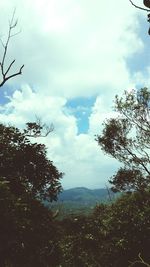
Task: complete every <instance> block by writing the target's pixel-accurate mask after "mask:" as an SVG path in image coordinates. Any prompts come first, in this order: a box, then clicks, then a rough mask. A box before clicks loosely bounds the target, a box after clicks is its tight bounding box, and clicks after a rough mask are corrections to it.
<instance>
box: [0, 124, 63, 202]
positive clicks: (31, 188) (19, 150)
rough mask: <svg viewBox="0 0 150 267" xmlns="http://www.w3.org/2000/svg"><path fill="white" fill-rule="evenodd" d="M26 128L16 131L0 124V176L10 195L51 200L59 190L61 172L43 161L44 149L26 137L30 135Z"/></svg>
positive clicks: (16, 129) (44, 159)
mask: <svg viewBox="0 0 150 267" xmlns="http://www.w3.org/2000/svg"><path fill="white" fill-rule="evenodd" d="M29 126H30V125H29V124H28V128H27V129H25V130H24V132H21V131H20V130H19V129H18V128H15V127H12V126H5V125H3V124H0V150H1V151H0V162H1V164H0V177H1V179H2V180H3V181H7V182H9V185H10V188H11V192H13V193H14V194H15V195H17V196H20V195H22V194H24V193H27V192H28V193H29V194H31V195H32V196H35V197H40V198H41V199H47V200H48V201H52V200H55V199H57V195H58V193H59V192H60V190H61V185H60V181H59V180H60V178H61V177H62V173H60V172H59V171H58V170H57V168H56V167H55V166H54V165H53V162H52V161H50V160H49V159H48V158H47V155H46V148H45V146H44V145H43V144H38V143H32V142H31V141H30V140H29V138H27V135H28V133H30V132H31V131H30V128H29ZM31 126H33V125H31ZM31 130H32V131H33V130H34V129H33V127H32V129H31ZM37 130H38V133H39V129H38V128H36V129H35V131H37Z"/></svg>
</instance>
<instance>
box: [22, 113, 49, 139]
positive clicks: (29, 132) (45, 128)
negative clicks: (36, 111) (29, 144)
mask: <svg viewBox="0 0 150 267" xmlns="http://www.w3.org/2000/svg"><path fill="white" fill-rule="evenodd" d="M35 117H36V122H33V123H32V122H31V123H30V122H29V123H27V124H26V125H27V129H26V130H24V132H25V134H26V136H28V137H34V138H37V137H46V136H48V135H49V134H50V133H51V132H53V130H54V126H53V124H52V123H51V124H50V125H47V124H46V123H42V120H41V119H40V118H39V117H38V116H35Z"/></svg>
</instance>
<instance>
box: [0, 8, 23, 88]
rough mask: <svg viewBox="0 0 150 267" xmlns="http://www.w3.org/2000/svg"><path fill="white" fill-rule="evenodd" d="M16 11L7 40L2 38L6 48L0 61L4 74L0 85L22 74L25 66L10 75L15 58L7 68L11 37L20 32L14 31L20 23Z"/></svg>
mask: <svg viewBox="0 0 150 267" xmlns="http://www.w3.org/2000/svg"><path fill="white" fill-rule="evenodd" d="M15 11H16V10H14V12H13V15H12V18H11V20H10V22H9V29H8V35H7V38H6V42H5V43H4V42H3V40H2V39H0V42H1V44H2V47H3V48H4V52H3V55H2V60H1V62H0V69H1V75H2V81H1V82H0V87H1V86H3V85H4V83H5V82H6V81H8V80H9V79H11V78H13V77H15V76H17V75H21V74H22V69H23V67H24V65H22V66H21V67H20V69H19V71H18V72H15V73H14V74H11V75H8V73H9V71H10V70H11V68H12V66H13V64H14V63H15V59H14V60H13V61H12V62H11V63H10V64H9V66H8V67H7V69H6V70H5V61H6V56H7V51H8V46H9V42H10V39H11V38H12V37H14V36H15V35H17V34H19V33H20V31H19V32H15V33H13V30H14V29H15V28H16V26H17V24H18V20H15ZM7 75H8V76H7Z"/></svg>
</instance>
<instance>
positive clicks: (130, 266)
mask: <svg viewBox="0 0 150 267" xmlns="http://www.w3.org/2000/svg"><path fill="white" fill-rule="evenodd" d="M138 258H139V260H136V261H134V262H131V264H130V265H129V267H132V266H136V265H137V264H138V263H140V264H143V265H144V266H147V267H150V265H149V264H148V263H147V262H145V261H144V260H143V258H142V257H141V253H139V255H138Z"/></svg>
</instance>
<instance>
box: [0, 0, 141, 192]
mask: <svg viewBox="0 0 150 267" xmlns="http://www.w3.org/2000/svg"><path fill="white" fill-rule="evenodd" d="M14 7H16V16H17V17H18V19H19V24H18V29H20V28H21V33H20V34H19V35H17V36H15V37H14V38H13V39H12V40H11V43H10V47H9V54H8V62H9V61H10V60H11V59H12V60H13V59H14V58H15V59H16V64H17V65H16V69H17V68H18V67H19V66H21V65H22V64H25V68H24V71H23V75H22V76H17V77H16V78H15V79H12V80H10V81H9V83H8V85H9V88H12V90H13V93H12V92H11V95H10V94H9V92H8V93H7V94H8V102H7V103H6V104H5V105H1V107H0V121H2V122H6V123H7V122H9V123H11V124H15V125H16V126H18V127H21V128H22V127H23V125H24V124H25V122H27V121H33V120H34V119H35V115H37V116H39V117H41V118H42V120H43V121H44V122H46V123H47V124H49V123H51V122H52V123H53V124H54V127H55V130H54V132H53V133H51V134H50V135H49V136H48V137H47V138H45V139H40V140H39V141H41V142H44V143H45V144H46V146H47V147H48V155H49V157H50V158H51V159H52V160H53V161H54V163H55V164H56V165H57V166H58V168H59V169H60V170H61V171H64V172H65V173H66V175H65V177H64V179H63V181H62V184H63V185H64V186H65V187H71V186H84V185H87V186H90V187H100V186H104V184H105V182H106V180H107V179H108V178H109V176H111V175H112V174H113V171H114V170H115V169H116V168H117V166H118V165H117V162H116V161H114V160H113V159H109V160H108V157H106V156H104V155H103V153H102V152H101V151H100V149H99V147H98V146H97V143H96V141H95V134H97V133H99V131H100V130H101V129H102V126H101V123H102V121H103V120H104V119H105V118H106V116H107V117H108V116H109V117H110V116H111V115H113V114H112V110H111V107H112V100H113V98H114V95H115V94H120V93H121V92H122V91H123V90H124V89H126V88H128V87H130V86H131V84H132V85H133V86H134V84H135V83H136V81H135V80H136V79H137V77H136V79H135V78H133V79H131V75H130V71H129V68H128V66H127V61H126V60H127V59H128V58H131V57H132V56H133V55H135V53H137V52H139V51H140V52H141V51H143V49H144V44H143V42H142V41H141V39H140V38H139V37H138V35H137V31H138V28H139V23H138V19H137V15H136V14H137V13H136V11H135V9H134V8H133V7H131V6H130V3H129V2H128V1H126V0H123V1H119V0H115V1H114V2H113V1H110V2H109V6H108V3H107V2H106V1H98V0H93V1H92V2H91V1H85V0H80V1H75V0H67V1H66V0H49V1H48V0H33V1H30V0H26V1H23V0H11V1H10V0H5V1H2V2H1V3H0V8H1V14H2V16H1V19H0V26H1V29H2V35H1V37H2V38H3V39H4V40H5V37H6V32H7V29H6V26H7V18H8V16H9V17H10V16H11V14H12V11H13V8H14ZM2 49H3V47H1V53H2ZM93 96H95V97H96V101H95V103H94V105H93V107H92V109H91V114H90V115H89V130H88V131H87V133H84V134H83V133H82V134H81V133H80V134H79V131H78V126H77V118H76V116H75V113H74V114H71V113H70V110H69V107H67V105H66V104H67V101H68V100H70V99H73V98H76V97H85V98H86V97H93ZM81 108H82V107H81ZM83 123H84V122H83Z"/></svg>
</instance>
